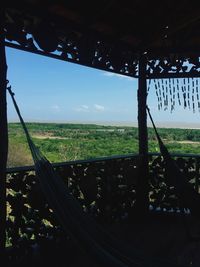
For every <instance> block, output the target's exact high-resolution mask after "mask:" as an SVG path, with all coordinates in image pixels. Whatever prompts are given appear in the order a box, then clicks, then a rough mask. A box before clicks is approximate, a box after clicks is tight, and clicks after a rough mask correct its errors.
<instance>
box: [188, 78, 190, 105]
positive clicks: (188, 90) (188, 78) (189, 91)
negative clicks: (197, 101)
mask: <svg viewBox="0 0 200 267" xmlns="http://www.w3.org/2000/svg"><path fill="white" fill-rule="evenodd" d="M187 102H188V108H189V109H190V79H189V78H188V86H187Z"/></svg>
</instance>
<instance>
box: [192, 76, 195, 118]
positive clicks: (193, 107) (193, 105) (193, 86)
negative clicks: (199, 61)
mask: <svg viewBox="0 0 200 267" xmlns="http://www.w3.org/2000/svg"><path fill="white" fill-rule="evenodd" d="M194 88H195V85H194V78H192V109H193V112H194V113H195V103H194Z"/></svg>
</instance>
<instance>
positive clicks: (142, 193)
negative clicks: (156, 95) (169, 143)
mask: <svg viewBox="0 0 200 267" xmlns="http://www.w3.org/2000/svg"><path fill="white" fill-rule="evenodd" d="M146 104H147V79H146V57H145V55H141V57H140V60H139V79H138V139H139V175H138V182H137V188H136V210H137V212H138V213H139V214H140V215H144V214H146V213H147V211H148V208H149V198H148V177H149V166H148V131H147V112H146Z"/></svg>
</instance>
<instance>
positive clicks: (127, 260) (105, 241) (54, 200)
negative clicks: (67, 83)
mask: <svg viewBox="0 0 200 267" xmlns="http://www.w3.org/2000/svg"><path fill="white" fill-rule="evenodd" d="M7 89H8V92H9V93H10V95H11V98H12V101H13V104H14V107H15V109H16V112H17V114H18V116H19V119H20V122H21V124H22V127H23V129H24V132H25V134H26V138H27V142H28V145H29V147H30V150H31V153H32V157H33V160H34V163H35V172H36V175H37V178H38V180H39V183H40V186H41V189H42V191H43V193H44V195H45V197H46V199H47V201H48V203H49V205H50V206H51V208H52V209H53V211H54V213H55V216H56V217H57V219H58V222H59V223H60V225H61V226H62V227H63V230H64V231H65V232H66V234H67V235H70V236H71V237H72V238H74V239H75V240H76V241H77V244H79V246H80V247H81V248H84V249H85V251H86V253H89V255H90V256H91V257H93V260H95V261H97V262H98V263H100V264H101V266H109V267H169V266H170V267H178V266H179V267H180V265H178V266H177V264H175V263H173V262H170V261H167V260H166V259H164V260H163V259H159V258H156V259H155V258H150V257H148V258H146V257H145V255H144V254H142V253H141V252H139V251H137V250H136V249H133V248H132V247H130V246H128V245H127V244H125V243H124V242H122V240H118V239H116V238H115V237H113V236H112V235H110V233H109V232H107V231H106V230H105V229H104V228H103V227H102V226H100V225H99V224H98V223H97V222H96V221H95V220H94V219H93V218H92V217H90V216H89V215H88V214H86V213H85V212H84V211H83V209H82V207H81V205H80V203H79V202H78V201H77V200H76V199H75V197H73V196H72V195H71V193H70V192H69V190H68V188H67V187H66V184H65V183H64V181H63V180H62V179H61V178H60V177H59V176H58V174H57V173H56V172H55V171H54V169H53V167H52V165H51V163H50V162H49V161H48V160H47V159H46V158H45V157H44V155H42V153H41V152H40V151H39V149H38V148H37V147H36V146H35V144H34V143H33V141H32V139H31V137H30V134H29V132H28V129H27V127H26V124H25V122H24V120H23V118H22V116H21V113H20V110H19V107H18V105H17V103H16V101H15V97H14V93H13V92H12V90H11V86H9V87H8V88H7ZM102 264H103V265H102Z"/></svg>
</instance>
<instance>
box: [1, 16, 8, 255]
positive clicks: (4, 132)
mask: <svg viewBox="0 0 200 267" xmlns="http://www.w3.org/2000/svg"><path fill="white" fill-rule="evenodd" d="M3 25H4V14H3V12H0V256H1V258H2V256H3V255H4V254H3V253H4V249H5V242H6V164H7V154H8V126H7V103H6V74H7V64H6V54H5V42H4V26H3Z"/></svg>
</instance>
